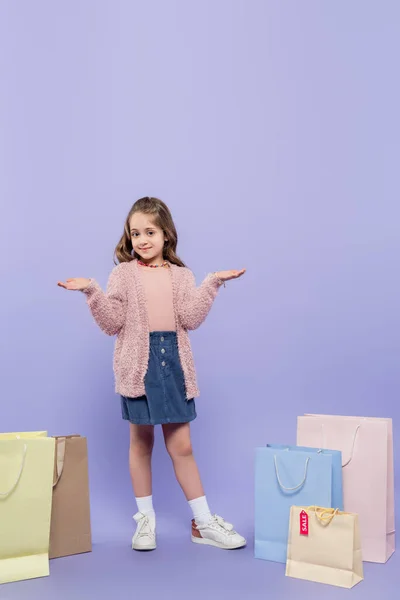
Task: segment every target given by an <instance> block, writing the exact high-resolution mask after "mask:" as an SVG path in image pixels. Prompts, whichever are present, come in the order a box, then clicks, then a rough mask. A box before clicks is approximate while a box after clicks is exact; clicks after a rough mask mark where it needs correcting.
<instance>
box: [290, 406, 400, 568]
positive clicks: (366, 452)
mask: <svg viewBox="0 0 400 600" xmlns="http://www.w3.org/2000/svg"><path fill="white" fill-rule="evenodd" d="M297 443H298V444H301V445H307V446H316V447H323V448H325V447H328V448H334V449H336V450H341V451H342V457H343V469H342V471H343V500H344V510H345V511H346V512H351V513H356V514H358V515H359V523H360V534H361V545H362V551H363V560H365V561H369V562H377V563H384V562H386V561H387V560H388V559H389V557H390V556H391V555H392V554H393V552H394V550H395V514H394V467H393V430H392V420H391V419H378V418H367V417H345V416H335V415H305V416H302V417H299V418H298V421H297Z"/></svg>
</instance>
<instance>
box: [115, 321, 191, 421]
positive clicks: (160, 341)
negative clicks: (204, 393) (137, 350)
mask: <svg viewBox="0 0 400 600" xmlns="http://www.w3.org/2000/svg"><path fill="white" fill-rule="evenodd" d="M144 387H145V390H146V395H145V396H140V397H138V398H126V397H125V396H121V408H122V418H123V419H125V420H127V421H130V422H131V423H135V424H136V425H163V424H165V423H188V422H189V421H193V419H195V418H196V416H197V415H196V406H195V401H194V399H193V398H192V399H191V400H186V388H185V379H184V375H183V371H182V366H181V362H180V359H179V353H178V341H177V336H176V332H175V331H152V332H151V333H150V355H149V364H148V368H147V373H146V376H145V379H144Z"/></svg>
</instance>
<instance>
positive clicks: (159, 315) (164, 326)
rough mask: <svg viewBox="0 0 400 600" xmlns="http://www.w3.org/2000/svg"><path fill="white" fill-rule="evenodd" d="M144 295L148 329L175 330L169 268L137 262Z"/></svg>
mask: <svg viewBox="0 0 400 600" xmlns="http://www.w3.org/2000/svg"><path fill="white" fill-rule="evenodd" d="M138 267H139V275H140V276H141V278H142V285H143V289H144V293H145V297H146V303H147V313H148V320H149V331H175V330H176V324H175V314H174V302H173V296H172V280H171V275H170V273H169V269H167V268H163V267H159V268H156V269H151V268H150V267H144V266H141V265H140V264H138Z"/></svg>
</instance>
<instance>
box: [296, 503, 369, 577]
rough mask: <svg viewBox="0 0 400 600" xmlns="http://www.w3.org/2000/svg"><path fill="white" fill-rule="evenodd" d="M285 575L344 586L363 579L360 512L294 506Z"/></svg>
mask: <svg viewBox="0 0 400 600" xmlns="http://www.w3.org/2000/svg"><path fill="white" fill-rule="evenodd" d="M286 575H287V576H288V577H295V578H296V579H306V580H308V581H316V582H318V583H327V584H330V585H336V586H339V587H344V588H352V587H354V586H355V585H356V584H357V583H359V582H360V581H362V580H363V579H364V573H363V563H362V554H361V541H360V531H359V524H358V515H356V514H353V513H345V512H341V511H339V510H338V509H334V508H320V507H316V506H311V507H308V508H306V507H301V506H292V507H291V510H290V524H289V539H288V549H287V562H286Z"/></svg>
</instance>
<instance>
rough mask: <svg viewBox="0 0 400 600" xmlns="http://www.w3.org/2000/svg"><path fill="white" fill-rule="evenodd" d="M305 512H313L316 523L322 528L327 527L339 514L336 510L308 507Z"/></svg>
mask: <svg viewBox="0 0 400 600" xmlns="http://www.w3.org/2000/svg"><path fill="white" fill-rule="evenodd" d="M306 510H312V511H314V513H315V516H316V517H317V519H318V521H319V522H320V523H321V525H324V526H327V525H329V524H330V523H331V522H332V521H333V519H334V517H335V516H336V515H337V514H338V513H339V512H340V511H339V509H338V508H322V506H309V507H308V508H307V509H306Z"/></svg>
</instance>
